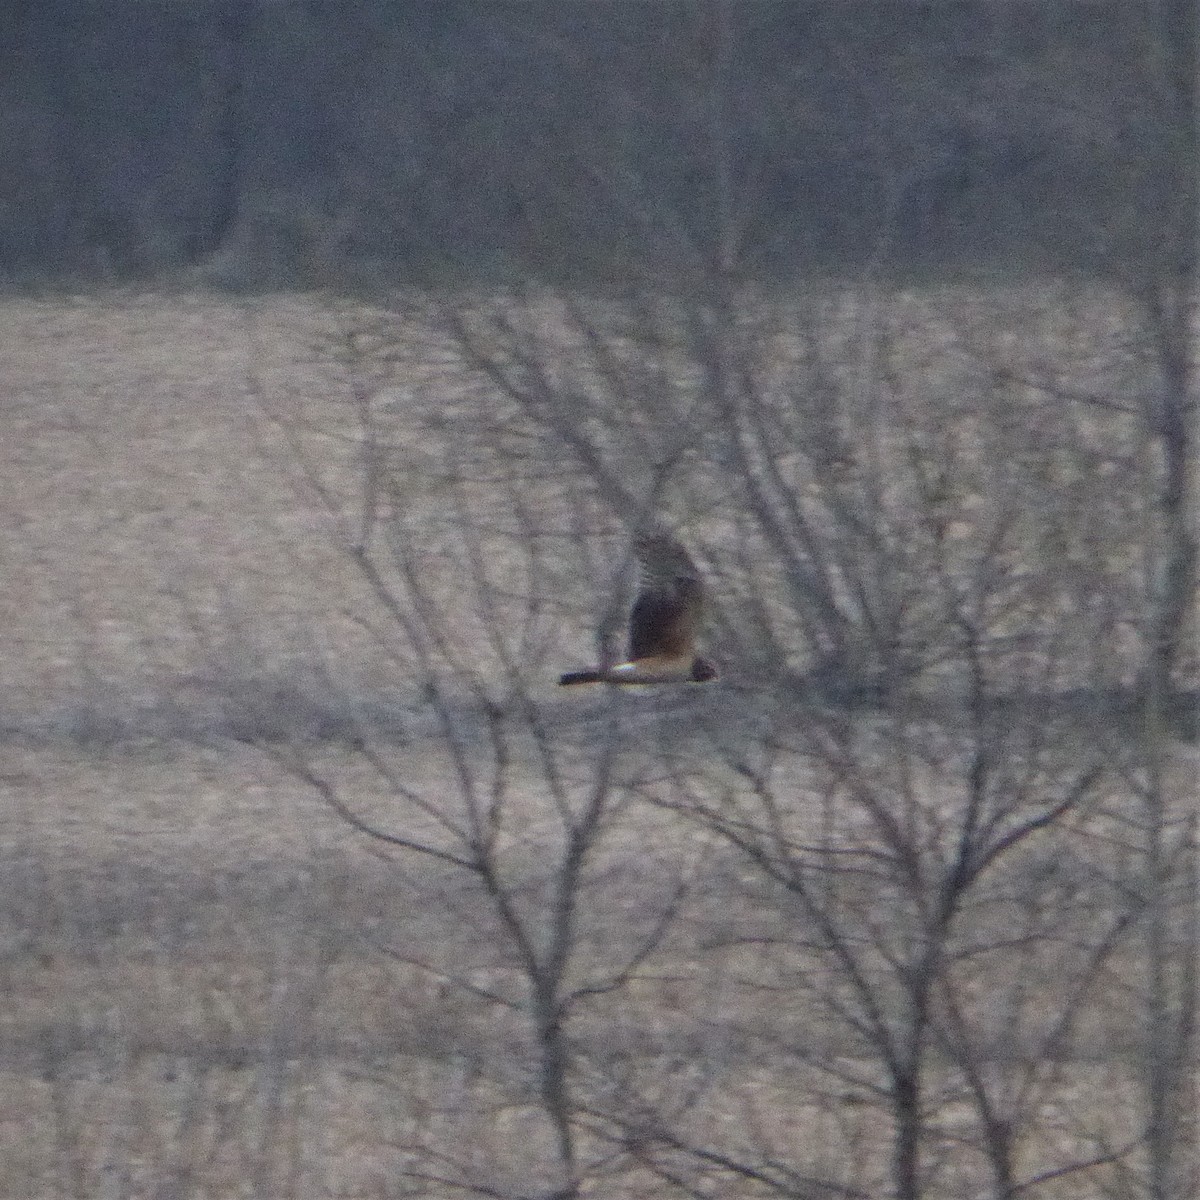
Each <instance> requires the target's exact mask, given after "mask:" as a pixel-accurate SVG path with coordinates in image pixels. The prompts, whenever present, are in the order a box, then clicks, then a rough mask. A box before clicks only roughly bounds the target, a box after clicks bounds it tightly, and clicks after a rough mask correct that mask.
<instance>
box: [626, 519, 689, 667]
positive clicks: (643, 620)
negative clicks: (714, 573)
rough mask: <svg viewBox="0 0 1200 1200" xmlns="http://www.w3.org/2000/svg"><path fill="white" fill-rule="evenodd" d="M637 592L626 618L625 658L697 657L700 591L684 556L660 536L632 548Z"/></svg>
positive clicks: (672, 541) (668, 537)
mask: <svg viewBox="0 0 1200 1200" xmlns="http://www.w3.org/2000/svg"><path fill="white" fill-rule="evenodd" d="M634 549H635V550H636V552H637V556H638V561H639V562H640V563H641V567H642V576H641V589H640V591H639V593H638V598H637V600H636V601H635V602H634V605H633V611H632V612H631V613H630V616H629V657H630V659H631V660H634V661H636V660H637V659H641V658H658V657H664V658H681V659H682V658H687V659H688V660H689V661H690V659H691V657H692V655H693V654H694V653H695V642H696V632H697V630H698V628H699V625H700V617H701V614H702V611H703V608H704V585H703V583H702V582H701V579H700V572H699V571H698V570H697V569H696V564H695V563H694V562H692V559H691V557H690V556H689V554H688V552H687V551H686V550H685V549H684V548H683V547H682V546H681V545H680V544H679V543H678V542H677V541H676V540H675V539H674V538H673V537H672V536H671V535H670V534H667V533H663V532H661V531H654V532H650V533H644V534H641V535H639V536H638V537H637V539H636V540H635V542H634Z"/></svg>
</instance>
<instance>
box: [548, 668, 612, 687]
mask: <svg viewBox="0 0 1200 1200" xmlns="http://www.w3.org/2000/svg"><path fill="white" fill-rule="evenodd" d="M606 678H607V676H606V675H605V674H604V672H603V671H596V670H588V671H568V672H567V673H566V674H565V675H560V676H559V677H558V685H559V687H570V686H571V684H573V683H603V682H604V680H605V679H606Z"/></svg>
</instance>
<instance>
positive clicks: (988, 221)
mask: <svg viewBox="0 0 1200 1200" xmlns="http://www.w3.org/2000/svg"><path fill="white" fill-rule="evenodd" d="M718 7H719V5H718V4H717V3H716V0H677V2H667V0H664V2H661V3H646V2H644V0H622V2H613V3H607V2H606V3H590V2H567V3H563V2H559V0H556V2H555V3H504V2H499V3H498V2H496V0H439V3H437V4H430V3H428V2H427V0H307V2H305V0H189V2H188V3H182V2H176V0H39V2H37V3H34V2H32V0H11V2H10V3H8V4H7V5H5V6H4V13H3V15H0V151H2V153H0V213H2V214H3V219H2V220H0V271H3V272H5V273H6V274H7V275H8V277H9V278H10V279H14V278H20V277H22V276H29V275H33V276H38V277H46V276H61V275H89V274H96V273H99V274H101V275H108V276H114V275H115V276H116V277H138V276H143V275H150V274H155V273H160V272H163V271H171V270H175V269H179V268H183V267H188V266H194V265H197V264H201V263H206V262H211V261H212V260H214V257H215V256H218V255H219V256H220V261H221V262H223V263H224V265H225V268H226V269H227V270H228V271H230V272H233V273H234V274H235V277H236V278H237V279H238V280H239V281H241V282H288V281H303V280H305V279H311V278H312V277H313V275H314V273H317V272H321V271H324V270H327V269H328V268H329V267H330V264H334V263H337V264H341V265H342V266H345V265H346V264H352V265H355V266H357V267H362V268H378V267H381V266H382V267H383V268H384V269H386V270H387V271H389V272H391V271H394V270H396V269H397V268H400V269H403V268H404V266H405V265H406V264H408V265H411V264H412V263H413V262H414V261H417V260H428V259H430V258H431V257H432V258H434V259H441V260H443V261H444V256H446V255H452V256H453V257H454V259H455V260H456V267H457V268H458V269H460V270H464V271H466V272H467V273H470V274H479V273H489V274H490V273H492V272H494V271H497V270H503V269H506V268H508V267H511V266H512V265H513V264H521V265H523V266H527V267H530V266H531V267H534V268H536V269H539V270H550V271H554V272H556V273H561V272H567V273H583V274H584V275H593V274H595V273H601V274H605V273H608V272H609V271H612V270H614V269H615V270H619V269H620V261H621V257H622V253H623V249H622V248H623V247H624V249H625V252H628V249H629V243H630V240H631V239H633V240H636V238H637V235H638V231H639V230H644V228H645V227H646V226H647V224H657V225H660V226H661V225H666V226H670V225H671V224H675V225H677V226H678V227H679V228H680V229H681V231H683V232H684V233H685V234H686V232H687V230H688V227H689V225H692V224H696V225H702V224H703V223H704V222H705V221H706V220H708V219H710V214H711V212H712V211H713V208H714V205H715V203H716V200H717V197H715V196H714V195H713V186H712V177H713V173H712V172H711V171H710V169H709V168H710V166H711V162H710V161H709V160H708V159H707V158H706V155H707V153H708V152H709V150H710V149H711V145H712V139H711V132H712V126H713V123H714V121H719V122H721V124H722V127H723V129H724V131H725V133H726V135H727V144H728V145H730V146H732V147H734V155H735V161H734V162H733V163H732V164H731V167H732V177H733V178H735V179H736V180H738V182H739V188H740V193H739V196H738V197H737V203H738V204H740V205H742V207H743V208H744V210H745V211H744V218H745V237H744V243H745V244H744V247H743V250H744V254H743V262H744V264H745V265H746V266H747V267H749V268H751V269H754V270H758V271H769V272H770V273H773V274H777V275H787V274H790V273H791V272H793V271H795V270H799V269H805V268H808V269H812V268H832V269H840V268H845V267H854V266H857V265H861V264H862V263H863V262H864V261H867V260H871V259H874V258H876V257H877V256H878V255H879V254H880V253H881V251H884V252H886V253H888V254H889V255H891V256H892V261H894V262H898V263H903V264H908V265H911V266H914V267H917V268H921V267H930V268H934V269H939V270H941V269H946V268H956V267H960V266H968V265H980V264H983V265H993V266H1007V267H1016V268H1018V269H1019V268H1020V267H1021V266H1023V265H1029V264H1036V265H1037V266H1038V267H1040V268H1044V267H1046V266H1047V265H1051V266H1055V267H1070V268H1076V269H1083V270H1088V271H1105V270H1107V269H1109V268H1110V267H1111V266H1112V264H1113V262H1114V261H1115V260H1119V261H1121V262H1127V261H1128V260H1129V258H1130V256H1136V255H1137V253H1138V249H1137V245H1136V244H1135V243H1136V238H1132V239H1131V237H1130V236H1129V234H1128V225H1129V222H1128V214H1130V213H1131V212H1134V211H1137V210H1139V208H1140V209H1142V211H1141V214H1140V215H1141V219H1142V220H1145V219H1146V217H1147V215H1148V214H1147V213H1146V212H1145V211H1144V206H1143V205H1141V203H1140V201H1139V199H1138V196H1139V190H1138V189H1139V186H1140V184H1139V181H1146V180H1149V179H1153V177H1154V176H1155V174H1156V172H1157V169H1158V166H1160V165H1161V159H1160V157H1156V156H1162V155H1164V154H1168V153H1170V150H1169V148H1168V144H1167V143H1165V142H1164V141H1163V140H1162V138H1156V137H1155V136H1154V135H1153V132H1152V131H1153V130H1155V129H1156V128H1159V127H1160V125H1161V123H1160V122H1156V120H1155V116H1156V114H1155V113H1154V112H1153V111H1152V108H1151V106H1150V104H1149V102H1147V101H1145V100H1144V96H1143V94H1142V93H1140V92H1139V91H1138V90H1137V85H1136V72H1135V70H1134V69H1133V66H1134V63H1135V62H1136V61H1137V59H1138V56H1139V54H1140V53H1141V51H1140V50H1139V48H1138V47H1139V45H1140V42H1139V31H1143V28H1142V24H1141V23H1143V22H1147V21H1149V20H1150V19H1151V15H1150V9H1151V6H1145V12H1142V11H1141V6H1130V5H1128V4H1124V3H1119V2H1117V0H1114V2H1112V3H1107V4H1106V3H1087V4H1083V3H1076V2H1073V0H1057V2H1052V0H1042V2H1040V3H1033V2H1031V3H1005V4H996V3H993V2H992V0H956V2H938V0H933V2H928V3H915V2H911V3H896V2H895V0H871V2H865V3H845V2H840V3H830V2H829V0H820V2H812V0H809V2H797V0H786V2H783V0H760V2H754V3H734V4H729V5H727V6H726V16H727V17H729V18H730V19H729V21H728V26H727V28H728V29H729V30H731V31H732V36H731V39H730V42H729V44H728V46H727V55H726V57H725V58H724V60H723V62H722V65H721V69H722V70H723V71H724V75H723V77H722V83H723V86H722V87H721V88H720V89H719V90H718V89H717V88H715V86H714V76H715V74H716V66H715V63H714V50H713V41H712V38H711V37H710V36H709V34H710V32H711V27H712V23H713V21H714V19H715V18H714V16H713V13H714V10H715V9H717V8H718ZM1139 13H1140V14H1141V15H1140V16H1139V15H1138V14H1139ZM618 193H619V195H620V197H621V200H620V202H618V203H613V202H612V201H613V197H614V195H616V194H618ZM598 196H603V197H604V198H605V202H604V203H598V202H597V197H598ZM664 214H669V218H670V219H669V220H667V221H663V220H662V219H661V218H662V217H663V215H664ZM651 217H652V218H653V219H651ZM1098 230H1100V231H1102V232H1101V234H1100V235H1098V234H1097V231H1098ZM1114 230H1117V231H1119V230H1124V231H1125V232H1113V231H1114ZM698 240H699V241H703V240H704V239H703V238H699V239H698Z"/></svg>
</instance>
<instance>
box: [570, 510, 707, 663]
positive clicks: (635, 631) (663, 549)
mask: <svg viewBox="0 0 1200 1200" xmlns="http://www.w3.org/2000/svg"><path fill="white" fill-rule="evenodd" d="M634 549H635V550H636V551H637V556H638V560H639V561H640V563H641V566H642V577H641V590H640V592H639V594H638V598H637V600H636V601H634V605H633V610H632V612H631V613H630V614H629V661H628V662H623V663H618V664H617V665H616V666H612V667H593V668H591V669H589V670H586V671H568V672H567V673H566V674H565V675H563V676H561V677H560V678H559V681H558V682H559V683H560V684H562V685H563V686H564V687H565V686H568V685H570V684H573V683H707V682H708V681H709V680H710V679H716V677H717V669H716V667H714V666H713V665H712V663H711V662H709V660H708V659H707V658H702V657H701V656H700V655H698V654H697V653H696V631H697V629H698V628H699V625H700V617H701V613H702V610H703V607H704V585H703V583H702V582H701V579H700V572H699V571H698V570H697V569H696V564H695V563H694V562H692V560H691V558H690V557H689V556H688V552H687V551H686V550H685V549H684V548H683V547H682V546H681V545H680V544H679V543H678V542H677V541H676V540H675V539H674V538H673V537H671V536H670V535H669V534H666V533H661V532H658V533H647V534H642V535H641V536H639V537H638V538H637V539H636V541H635V542H634Z"/></svg>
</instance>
